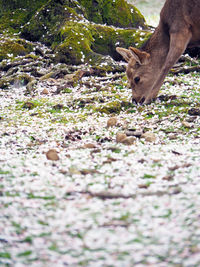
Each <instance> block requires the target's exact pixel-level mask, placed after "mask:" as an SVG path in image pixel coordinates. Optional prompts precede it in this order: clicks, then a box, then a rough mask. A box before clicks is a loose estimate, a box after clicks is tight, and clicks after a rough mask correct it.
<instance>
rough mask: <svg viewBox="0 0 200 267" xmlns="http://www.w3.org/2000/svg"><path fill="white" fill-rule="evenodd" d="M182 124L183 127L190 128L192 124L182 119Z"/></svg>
mask: <svg viewBox="0 0 200 267" xmlns="http://www.w3.org/2000/svg"><path fill="white" fill-rule="evenodd" d="M182 125H183V126H184V127H185V128H192V125H191V124H190V123H189V122H187V121H182Z"/></svg>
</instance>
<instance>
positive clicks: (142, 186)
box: [138, 184, 150, 189]
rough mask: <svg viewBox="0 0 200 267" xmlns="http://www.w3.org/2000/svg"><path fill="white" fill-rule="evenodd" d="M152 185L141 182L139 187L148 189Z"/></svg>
mask: <svg viewBox="0 0 200 267" xmlns="http://www.w3.org/2000/svg"><path fill="white" fill-rule="evenodd" d="M149 186H150V184H139V185H138V187H139V188H141V189H147V188H148V187H149Z"/></svg>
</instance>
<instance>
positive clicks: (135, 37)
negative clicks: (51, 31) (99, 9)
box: [53, 22, 150, 65]
mask: <svg viewBox="0 0 200 267" xmlns="http://www.w3.org/2000/svg"><path fill="white" fill-rule="evenodd" d="M59 35H60V40H63V41H62V42H61V43H60V44H59V45H57V46H56V42H55V43H53V47H55V51H56V53H57V54H56V60H57V61H59V62H64V63H71V64H81V63H83V62H89V63H91V64H92V65H94V64H95V63H96V64H101V63H102V62H106V61H107V60H108V59H107V60H106V59H105V58H104V57H102V56H101V55H104V56H107V55H110V56H111V57H112V58H114V59H120V55H119V54H118V53H117V52H116V46H123V47H128V46H130V45H132V46H137V45H139V46H141V45H142V44H143V43H144V42H145V41H146V39H147V38H148V37H149V36H150V33H149V32H147V31H141V30H136V29H127V30H123V29H115V28H113V27H110V26H103V25H99V24H89V23H88V24H84V23H82V22H80V23H79V22H76V23H75V22H67V23H66V25H65V26H63V27H62V29H61V30H60V32H59ZM109 63H111V62H109ZM107 65H109V64H107Z"/></svg>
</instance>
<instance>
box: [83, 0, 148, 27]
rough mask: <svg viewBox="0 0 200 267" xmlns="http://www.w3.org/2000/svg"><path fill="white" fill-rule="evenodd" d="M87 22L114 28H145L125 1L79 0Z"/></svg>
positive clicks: (133, 9)
mask: <svg viewBox="0 0 200 267" xmlns="http://www.w3.org/2000/svg"><path fill="white" fill-rule="evenodd" d="M79 2H80V4H81V5H82V6H83V7H84V8H85V10H86V15H87V18H88V20H90V21H93V22H95V23H99V24H107V25H113V26H116V27H123V28H126V27H139V26H141V27H145V26H146V25H145V20H144V18H143V16H142V15H141V13H140V12H139V11H138V9H137V8H136V7H134V6H133V5H131V4H128V3H127V2H126V1H125V0H116V1H112V0H110V1H109V0H107V1H105V0H90V1H88V0H79Z"/></svg>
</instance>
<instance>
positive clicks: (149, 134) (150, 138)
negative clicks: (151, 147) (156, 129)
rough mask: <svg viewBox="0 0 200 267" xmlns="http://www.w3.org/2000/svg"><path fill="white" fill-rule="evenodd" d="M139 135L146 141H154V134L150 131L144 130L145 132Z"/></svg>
mask: <svg viewBox="0 0 200 267" xmlns="http://www.w3.org/2000/svg"><path fill="white" fill-rule="evenodd" d="M141 137H142V138H144V139H145V141H147V142H155V141H156V135H155V134H154V133H152V132H146V133H144V134H142V136H141Z"/></svg>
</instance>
